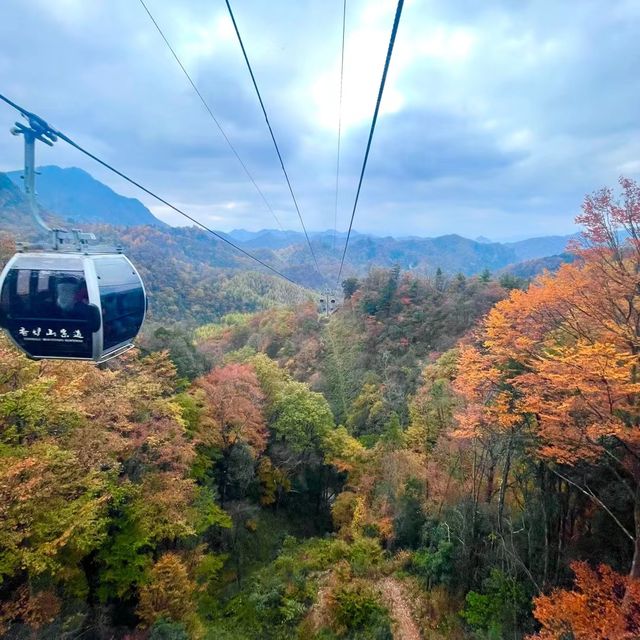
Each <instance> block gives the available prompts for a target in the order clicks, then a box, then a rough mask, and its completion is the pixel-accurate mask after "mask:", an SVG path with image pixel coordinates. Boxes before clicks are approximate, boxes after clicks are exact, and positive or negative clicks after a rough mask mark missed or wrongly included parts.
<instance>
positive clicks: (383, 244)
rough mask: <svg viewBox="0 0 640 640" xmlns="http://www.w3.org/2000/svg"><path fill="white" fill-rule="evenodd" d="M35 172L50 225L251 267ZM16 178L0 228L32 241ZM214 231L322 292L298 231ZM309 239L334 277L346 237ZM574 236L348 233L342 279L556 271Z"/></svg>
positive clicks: (73, 175) (63, 179)
mask: <svg viewBox="0 0 640 640" xmlns="http://www.w3.org/2000/svg"><path fill="white" fill-rule="evenodd" d="M38 172H39V175H38V178H37V190H38V200H39V203H40V205H41V207H42V209H43V213H45V217H46V215H49V217H50V218H53V220H55V222H56V223H60V222H61V223H62V224H63V225H66V226H71V225H82V226H84V227H85V228H90V229H92V228H93V229H95V228H96V226H99V225H104V224H108V225H110V228H109V229H102V232H103V234H104V233H106V234H107V235H109V236H111V237H115V238H116V239H117V238H118V233H117V228H118V227H119V228H137V227H153V229H154V230H153V231H151V229H149V231H148V232H145V233H139V232H137V231H136V232H134V233H125V232H124V230H123V232H122V233H121V234H120V235H123V236H125V237H135V238H136V243H137V247H138V250H140V246H139V245H140V242H143V240H142V239H144V242H147V243H149V244H150V245H153V250H152V253H154V254H155V252H159V253H163V252H164V253H167V252H169V254H170V256H172V257H176V256H177V257H179V259H180V260H181V261H185V263H191V264H192V266H193V267H194V268H196V269H197V265H198V264H207V265H208V266H209V267H213V268H227V269H242V270H247V269H251V268H253V267H255V264H253V263H252V262H251V261H250V260H248V259H247V257H246V256H243V255H241V254H239V253H237V252H235V251H234V250H233V249H232V248H230V247H228V246H226V245H223V244H222V243H220V241H219V240H216V239H215V238H212V237H211V236H210V235H209V234H207V233H206V232H205V231H202V230H200V229H198V228H195V227H194V228H192V229H191V230H188V231H187V230H186V229H185V228H176V227H170V226H169V225H167V224H165V223H164V222H162V221H160V220H158V219H157V218H156V217H155V216H154V215H153V214H152V213H151V211H149V209H147V208H146V207H145V206H144V204H142V202H140V201H139V200H137V199H135V198H128V197H124V196H122V195H120V194H118V193H116V192H115V191H113V190H112V189H111V188H110V187H108V186H107V185H105V184H103V183H101V182H100V181H98V180H96V179H95V178H93V177H92V176H91V175H90V174H88V173H87V172H85V171H83V170H81V169H78V168H74V167H72V168H64V169H63V168H60V167H56V166H45V167H40V168H39V169H38ZM20 175H21V173H20V172H18V171H13V172H10V173H8V174H2V173H0V230H5V231H9V232H10V233H12V234H14V235H16V234H18V235H19V234H23V235H26V236H27V237H30V236H32V235H33V233H34V225H33V223H32V222H31V218H30V216H29V215H28V207H27V202H26V199H25V197H24V195H23V194H22V192H21V188H20V187H21V185H20V183H21V178H20ZM219 233H220V235H222V236H224V237H226V238H228V239H229V240H231V241H232V242H234V243H236V244H237V245H238V246H240V247H241V248H243V249H244V250H245V251H248V252H250V253H252V254H254V255H256V256H257V257H259V258H260V259H261V260H263V261H264V262H267V263H268V264H271V265H272V266H274V267H275V268H276V269H278V270H279V271H281V272H282V273H284V274H285V275H287V276H288V277H290V278H292V279H294V280H296V281H297V282H300V283H301V284H302V285H304V286H307V287H320V286H323V285H324V284H326V282H325V281H324V280H323V278H322V277H321V276H320V275H319V274H318V273H317V272H316V271H315V269H314V262H313V259H312V257H311V255H310V252H309V248H308V246H307V244H306V239H305V236H304V234H303V233H302V232H299V231H290V230H286V231H283V230H277V229H263V230H260V231H248V230H245V229H234V230H233V231H231V232H229V233H224V232H219ZM309 236H310V238H311V243H312V246H313V249H314V253H315V255H316V259H317V260H318V263H319V265H320V269H321V271H322V272H323V274H324V275H325V276H326V277H327V279H334V278H335V276H336V274H337V271H338V267H339V264H340V256H341V252H342V247H343V246H344V241H345V238H346V234H345V233H344V232H335V233H334V231H333V230H326V231H317V232H310V234H309ZM574 237H576V236H541V237H537V238H530V239H527V240H521V241H519V242H507V243H499V242H492V241H491V240H489V239H487V238H485V237H479V238H477V239H476V240H471V239H469V238H464V237H462V236H460V235H457V234H450V235H445V236H439V237H436V238H423V237H418V236H409V237H402V238H393V237H391V236H386V237H380V236H375V235H371V234H364V233H358V232H356V231H354V232H352V234H351V240H350V243H349V251H348V253H347V258H346V261H345V265H344V271H343V275H344V276H350V275H355V276H362V275H364V274H365V273H366V272H367V271H368V269H369V268H371V266H380V267H391V266H394V265H398V266H400V268H401V269H403V270H410V271H415V272H417V273H421V274H425V275H429V274H433V273H435V271H436V270H437V269H438V268H440V269H442V271H444V272H445V273H463V274H465V275H473V274H477V273H480V272H482V271H484V270H486V269H488V270H489V271H491V272H500V271H502V270H508V271H511V272H513V273H518V269H519V268H520V267H519V266H518V265H520V264H521V263H523V264H522V269H521V270H522V271H523V272H524V273H526V274H527V275H535V273H537V272H539V271H541V270H542V269H543V268H549V267H551V268H553V267H555V268H557V266H558V265H559V264H561V263H562V262H564V261H566V260H568V259H570V258H569V257H568V256H566V254H565V250H566V247H567V244H568V243H569V241H570V240H572V239H573V238H574ZM125 246H126V240H125ZM187 247H188V249H187ZM551 258H552V259H551Z"/></svg>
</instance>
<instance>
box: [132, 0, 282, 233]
mask: <svg viewBox="0 0 640 640" xmlns="http://www.w3.org/2000/svg"><path fill="white" fill-rule="evenodd" d="M140 4H141V5H142V6H143V7H144V10H145V11H146V12H147V15H148V16H149V18H150V19H151V22H153V24H154V26H155V28H156V29H157V30H158V33H159V34H160V36H161V37H162V39H163V40H164V43H165V44H166V45H167V47H168V48H169V51H171V54H172V55H173V57H174V58H175V61H176V62H177V63H178V66H179V67H180V69H182V73H184V75H185V77H186V78H187V80H188V81H189V84H190V85H191V86H192V87H193V90H194V91H195V92H196V95H197V96H198V98H200V102H202V105H203V106H204V108H205V109H206V111H207V113H208V114H209V116H210V117H211V119H212V120H213V122H214V123H215V125H216V127H218V129H219V131H220V133H221V134H222V137H223V138H224V139H225V141H226V143H227V145H228V146H229V149H231V151H232V152H233V155H234V156H235V157H236V159H237V160H238V162H239V163H240V165H241V166H242V168H243V169H244V172H245V173H246V174H247V177H248V178H249V180H251V183H252V184H253V186H254V187H255V189H256V191H257V192H258V194H259V195H260V197H261V198H262V201H263V202H264V204H265V206H266V207H267V209H268V210H269V211H270V213H271V215H272V216H273V218H274V220H275V221H276V224H277V225H278V226H279V227H280V229H282V231H284V227H283V226H282V224H281V223H280V220H279V219H278V216H277V215H276V212H275V211H274V210H273V207H272V206H271V205H270V204H269V201H268V200H267V198H266V197H265V195H264V193H263V192H262V189H260V187H259V186H258V183H257V182H256V181H255V179H254V177H253V176H252V175H251V172H250V171H249V169H248V168H247V165H246V164H245V163H244V161H243V160H242V158H241V157H240V154H239V153H238V151H237V150H236V148H235V147H234V146H233V144H232V142H231V140H230V139H229V136H227V134H226V132H225V130H224V129H223V128H222V125H221V124H220V121H219V120H218V119H217V118H216V116H215V115H214V113H213V110H212V109H211V107H210V106H209V103H208V102H207V101H206V100H205V99H204V96H203V95H202V93H201V92H200V90H199V89H198V87H197V86H196V83H195V82H194V81H193V79H192V78H191V76H190V75H189V72H188V71H187V70H186V68H185V66H184V65H183V64H182V62H181V60H180V58H179V57H178V54H177V53H176V52H175V49H174V48H173V47H172V46H171V43H170V42H169V40H168V39H167V37H166V36H165V35H164V32H163V31H162V29H161V28H160V25H159V24H158V22H157V21H156V19H155V18H154V17H153V14H152V13H151V11H150V10H149V7H147V5H146V4H145V2H144V0H140Z"/></svg>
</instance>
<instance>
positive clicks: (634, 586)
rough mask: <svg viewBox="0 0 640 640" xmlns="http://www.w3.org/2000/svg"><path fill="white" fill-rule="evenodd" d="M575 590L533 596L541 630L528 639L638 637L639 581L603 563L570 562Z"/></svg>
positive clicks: (620, 639)
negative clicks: (592, 567) (593, 566)
mask: <svg viewBox="0 0 640 640" xmlns="http://www.w3.org/2000/svg"><path fill="white" fill-rule="evenodd" d="M571 568H572V569H573V571H574V573H575V574H576V579H575V590H573V591H566V590H563V589H556V590H555V591H553V592H552V593H551V594H549V595H543V596H539V597H537V598H535V599H534V612H533V613H534V615H535V617H536V619H537V620H538V622H540V624H541V625H542V630H541V631H540V632H539V633H538V634H536V635H535V636H530V638H531V640H533V639H534V638H536V639H537V640H564V639H565V638H572V639H573V640H636V639H637V638H639V637H640V581H639V580H636V579H633V578H630V577H628V576H623V575H620V574H619V573H616V572H615V571H613V570H612V569H611V568H610V567H607V566H606V565H600V566H599V567H598V569H597V570H593V569H591V568H590V567H589V565H588V564H586V563H585V562H574V563H572V565H571Z"/></svg>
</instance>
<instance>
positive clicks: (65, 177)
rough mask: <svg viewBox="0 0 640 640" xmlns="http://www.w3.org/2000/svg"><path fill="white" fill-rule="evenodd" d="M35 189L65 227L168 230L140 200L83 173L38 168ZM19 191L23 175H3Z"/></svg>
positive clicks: (47, 208) (41, 203)
mask: <svg viewBox="0 0 640 640" xmlns="http://www.w3.org/2000/svg"><path fill="white" fill-rule="evenodd" d="M37 170H38V174H39V175H38V177H37V180H36V188H37V192H38V201H39V203H40V205H41V206H42V207H43V208H44V209H46V210H48V211H50V212H51V213H53V214H55V215H56V216H57V217H59V218H60V219H62V220H63V221H65V222H68V223H99V222H104V223H107V224H116V225H121V226H125V227H131V226H137V225H152V226H156V227H165V226H167V225H166V224H165V223H164V222H162V221H160V220H158V218H156V217H155V216H154V215H153V214H152V213H151V211H149V209H147V207H145V206H144V205H143V204H142V202H140V200H137V199H136V198H127V197H125V196H122V195H120V194H118V193H116V192H115V191H113V189H111V188H110V187H108V186H107V185H105V184H103V183H102V182H100V181H99V180H96V179H95V178H93V177H92V176H91V175H90V174H88V173H87V172H86V171H83V170H82V169H78V168H76V167H70V168H66V169H63V168H61V167H57V166H54V165H50V166H45V167H38V169H37ZM6 175H7V176H8V177H9V179H10V180H11V181H12V182H13V183H14V184H15V185H16V186H17V187H18V188H19V189H21V188H22V178H21V176H22V171H11V172H9V173H7V174H6Z"/></svg>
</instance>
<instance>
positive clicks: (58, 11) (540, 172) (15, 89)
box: [0, 0, 640, 240]
mask: <svg viewBox="0 0 640 640" xmlns="http://www.w3.org/2000/svg"><path fill="white" fill-rule="evenodd" d="M146 1H147V4H148V6H149V8H150V9H151V11H152V12H153V13H154V15H155V17H156V19H157V20H158V22H159V23H160V25H161V26H162V28H163V29H164V31H165V34H166V36H167V37H168V39H169V40H170V41H171V42H172V44H173V45H174V47H175V49H176V50H177V52H178V55H179V56H180V57H181V58H182V61H183V63H184V64H185V66H186V67H187V69H188V70H189V72H190V73H191V75H192V77H193V78H194V80H195V82H196V84H197V85H198V86H199V88H200V89H201V91H202V93H203V94H204V96H205V97H206V99H207V101H208V102H209V104H210V106H211V108H212V109H213V111H214V113H215V114H216V116H217V117H218V119H219V120H220V122H221V123H222V126H223V127H224V129H225V131H226V132H227V135H228V136H229V138H230V139H231V140H232V142H233V143H234V145H235V146H236V148H237V149H238V151H239V153H240V155H241V156H242V158H243V160H244V161H245V163H246V164H247V166H248V167H249V169H250V171H251V172H252V174H253V176H254V178H255V180H256V182H257V183H258V184H259V186H260V188H261V189H262V191H263V192H264V194H265V195H266V197H267V199H268V200H269V202H270V203H271V205H272V206H273V208H274V210H275V211H276V213H277V215H278V217H279V218H280V220H281V221H282V223H283V225H284V226H285V227H286V228H291V229H299V223H298V220H297V216H296V213H295V210H294V208H293V206H292V203H291V199H290V196H289V193H288V190H287V187H286V183H285V181H284V178H283V176H282V174H281V172H280V167H279V164H278V161H277V158H276V156H275V153H274V150H273V148H272V145H271V141H270V138H269V134H268V131H267V129H266V126H265V123H264V119H263V117H262V115H261V112H260V109H259V105H258V103H257V99H256V97H255V94H254V93H253V88H252V86H251V82H250V78H249V76H248V73H247V70H246V68H245V66H244V61H243V59H242V56H241V52H240V49H239V46H238V43H237V41H236V39H235V34H234V33H233V31H232V27H231V24H230V20H229V18H228V15H227V12H226V7H225V4H224V1H223V0H146ZM395 4H396V2H395V0H379V1H374V0H347V44H346V52H345V79H344V101H343V141H342V149H343V154H342V159H341V167H342V170H341V175H340V198H339V210H338V228H339V229H344V228H346V225H347V224H348V218H349V215H350V212H351V206H352V203H353V197H354V195H355V188H356V185H357V177H358V174H359V171H360V166H361V163H362V157H363V153H364V147H365V144H366V139H367V135H368V128H369V125H370V121H371V116H372V113H373V107H374V103H375V97H376V92H377V88H378V84H379V81H380V75H381V72H382V66H383V62H384V56H385V53H386V47H387V43H388V38H389V34H390V29H391V24H392V20H393V14H394V11H395ZM233 7H234V11H235V14H236V19H237V21H238V24H239V28H240V30H241V33H242V35H243V38H244V40H245V45H246V47H247V50H248V54H249V57H250V59H251V61H252V63H253V65H254V70H255V73H256V77H257V80H258V84H259V86H260V88H261V90H262V93H263V97H264V100H265V103H266V106H267V110H268V112H269V114H270V117H271V119H272V124H273V128H274V131H275V134H276V137H277V139H278V141H279V143H280V146H281V150H282V153H283V156H284V159H285V163H286V165H287V168H288V170H289V173H290V176H291V179H292V183H293V187H294V190H295V192H296V196H297V197H298V200H299V203H300V205H301V209H302V212H303V215H304V217H305V221H306V223H307V226H308V228H310V229H314V230H320V229H327V228H330V227H332V226H333V219H334V198H335V169H336V145H337V124H338V95H339V93H338V92H339V70H340V42H341V19H342V1H341V0H269V1H266V0H235V1H234V2H233ZM638 33H640V2H638V1H637V0H627V1H624V0H609V1H607V2H602V0H599V1H588V0H575V1H564V2H557V1H556V0H538V1H529V2H527V1H521V2H510V1H508V0H483V1H482V2H478V1H477V0H408V1H407V2H406V5H405V9H404V13H403V17H402V22H401V25H400V30H399V34H398V40H397V42H396V50H395V52H394V58H393V61H392V66H391V70H390V75H389V78H388V82H387V89H386V92H385V96H384V99H383V105H382V112H381V117H380V118H379V120H378V127H377V130H376V134H375V138H374V142H373V147H372V151H371V156H370V160H369V168H368V172H367V175H366V177H365V183H364V187H363V191H362V196H361V203H360V207H359V210H358V213H357V217H356V222H355V228H356V229H358V230H359V231H362V232H371V233H376V234H381V235H396V236H398V235H423V236H428V235H440V234H444V233H460V234H462V235H466V236H468V237H475V236H477V235H480V234H481V235H484V236H488V237H490V238H492V239H496V240H500V239H509V238H515V237H525V236H532V235H548V234H555V233H571V232H573V231H574V230H575V227H574V225H573V218H574V216H575V215H576V213H577V212H578V209H579V205H580V202H581V200H582V198H583V196H584V194H585V193H587V192H591V191H593V190H594V189H596V188H599V187H601V186H603V185H605V184H613V183H614V182H615V180H616V179H617V177H618V176H619V175H621V174H625V175H628V176H631V177H635V178H637V177H638V175H639V174H640V124H639V121H640V116H639V115H638V105H639V104H640V75H639V74H638V67H639V64H638V63H639V62H640V40H639V39H638ZM0 92H2V93H5V94H6V95H8V96H9V97H10V98H13V99H14V100H15V101H17V102H18V103H20V104H23V105H24V106H25V107H26V108H27V109H30V110H32V111H34V112H36V113H38V114H40V115H42V116H43V117H45V118H46V119H48V120H49V121H50V123H51V124H52V125H53V126H55V127H57V128H59V129H61V130H62V131H64V132H65V133H67V134H68V135H69V136H71V137H72V138H75V139H76V140H77V141H79V142H80V143H81V144H83V145H85V146H86V147H88V148H89V149H90V150H92V151H93V152H94V153H96V154H97V155H100V156H102V157H104V158H105V159H106V160H107V161H109V162H111V163H113V164H114V165H116V166H117V167H118V168H120V169H121V170H122V171H124V172H126V173H128V174H130V175H131V176H132V177H134V178H136V179H138V180H139V181H141V182H142V183H143V184H145V185H147V186H149V188H151V189H153V190H156V191H157V192H159V193H160V194H161V195H162V196H164V197H165V198H166V199H168V200H170V201H172V202H174V203H176V204H178V205H180V206H183V207H185V208H186V209H187V210H188V211H189V212H190V213H192V214H193V215H194V216H196V217H198V218H200V219H202V221H203V222H205V223H207V224H210V225H213V226H214V227H216V228H218V229H223V230H231V229H233V228H235V227H244V228H247V229H260V228H265V227H274V226H275V222H274V219H273V217H272V216H271V214H270V212H269V211H268V209H267V208H266V207H265V205H264V203H263V202H262V200H261V199H260V197H259V195H258V194H257V192H256V191H255V189H254V187H253V185H252V184H251V183H250V182H249V180H248V179H247V177H246V175H245V173H244V171H243V170H242V168H241V167H240V165H239V164H238V162H237V160H236V159H235V157H234V156H233V155H232V153H231V152H230V151H229V149H228V147H227V146H226V143H225V142H224V139H223V138H222V136H221V135H220V133H219V131H218V130H217V129H216V128H215V125H213V123H212V122H211V120H210V119H209V116H208V115H207V113H206V112H205V111H204V109H203V107H202V105H201V104H200V102H199V100H198V99H197V97H196V96H195V94H194V93H193V91H192V89H191V87H190V86H189V85H188V83H187V81H186V79H185V78H184V76H183V75H182V73H181V71H180V69H179V68H178V66H177V65H176V63H175V61H174V59H173V58H172V57H171V54H170V53H169V51H168V50H167V48H166V46H165V44H164V43H163V42H162V40H161V39H160V36H159V34H158V33H157V31H156V30H155V28H154V26H153V25H152V23H151V22H150V20H149V18H148V17H147V15H146V13H145V12H144V10H143V8H142V6H141V5H140V3H139V2H138V0H3V1H2V3H1V4H0ZM15 119H16V117H15V115H14V113H13V111H12V110H11V109H10V108H9V107H6V106H4V105H2V106H0V170H11V169H16V168H18V167H19V166H20V165H21V162H22V157H21V154H22V150H21V143H20V141H19V140H18V139H17V138H13V137H12V136H10V135H9V133H8V129H9V127H10V126H11V124H12V123H13V121H14V120H15ZM38 162H39V164H57V165H60V166H79V167H82V168H84V169H86V170H87V171H89V172H90V173H92V174H93V175H94V176H95V177H97V178H98V179H100V180H102V181H104V182H106V183H107V184H109V185H110V186H111V187H112V188H113V189H115V190H116V191H118V192H120V193H124V194H126V195H130V196H135V197H138V198H140V199H141V200H142V201H143V202H144V203H145V204H146V205H147V206H148V207H149V208H150V209H151V210H152V211H153V212H154V213H155V214H156V215H157V216H158V217H160V218H162V219H164V220H166V221H168V222H170V223H178V224H182V221H181V220H180V219H178V218H177V216H175V215H173V214H172V213H170V212H169V211H167V210H165V209H164V208H163V207H162V206H158V205H157V204H156V203H155V202H154V201H153V200H152V199H150V198H149V197H147V196H146V195H144V194H140V193H138V192H136V191H135V189H134V188H133V187H130V186H129V185H127V184H126V183H124V182H123V181H122V180H121V179H119V178H117V177H116V176H114V175H112V174H109V173H107V172H106V171H104V170H102V169H101V168H100V167H99V166H97V165H95V164H94V163H92V162H91V161H90V160H89V159H85V158H84V157H83V156H81V155H79V154H78V153H77V152H76V151H75V150H73V149H72V148H69V147H67V146H66V145H65V144H64V143H58V144H57V145H56V146H55V147H54V148H53V149H48V148H43V146H42V145H41V146H40V147H39V149H38Z"/></svg>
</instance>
